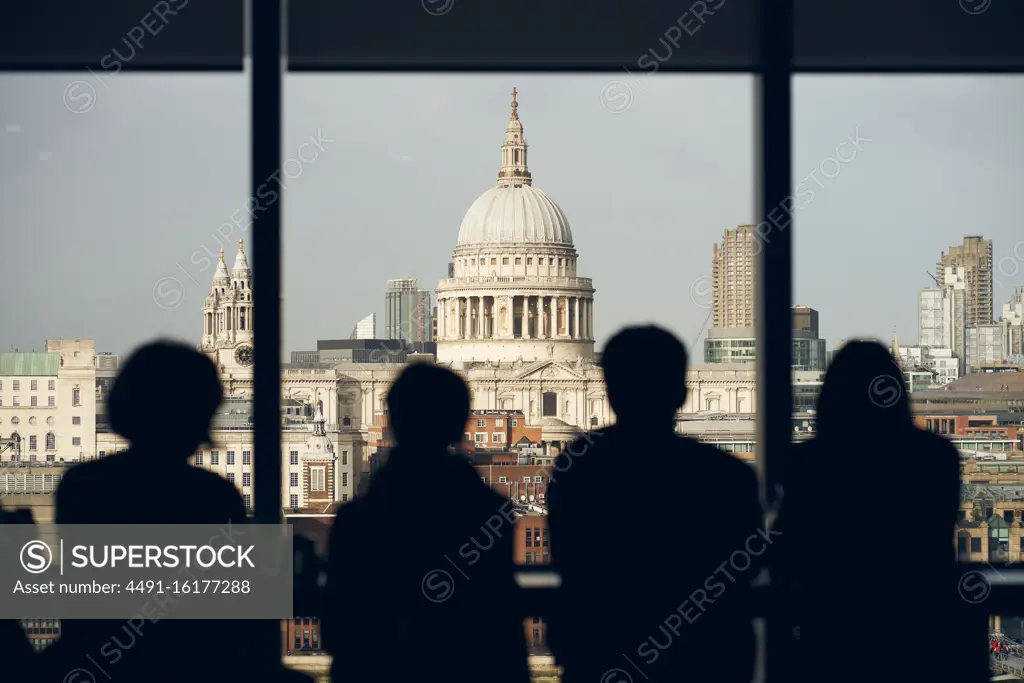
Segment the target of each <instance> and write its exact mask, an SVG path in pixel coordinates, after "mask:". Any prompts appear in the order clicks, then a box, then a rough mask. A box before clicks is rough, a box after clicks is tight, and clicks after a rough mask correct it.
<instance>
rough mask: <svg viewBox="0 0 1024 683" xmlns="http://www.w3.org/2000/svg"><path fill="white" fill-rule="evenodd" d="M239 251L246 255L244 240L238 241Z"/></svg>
mask: <svg viewBox="0 0 1024 683" xmlns="http://www.w3.org/2000/svg"><path fill="white" fill-rule="evenodd" d="M238 251H239V253H241V254H244V253H245V247H243V246H242V240H238Z"/></svg>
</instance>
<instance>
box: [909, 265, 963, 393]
mask: <svg viewBox="0 0 1024 683" xmlns="http://www.w3.org/2000/svg"><path fill="white" fill-rule="evenodd" d="M938 280H939V282H940V283H942V284H941V285H940V286H938V287H925V288H923V289H921V291H920V293H919V294H918V299H917V343H918V345H920V346H923V347H926V348H936V349H950V350H951V351H952V353H953V355H954V356H956V357H957V358H959V359H960V372H961V374H963V373H964V372H965V370H966V365H965V354H966V350H967V329H968V327H970V325H968V323H967V311H968V301H967V287H968V282H967V272H966V269H965V268H964V267H962V266H961V267H957V268H953V267H949V266H947V267H946V268H944V269H943V271H942V277H941V278H939V279H938Z"/></svg>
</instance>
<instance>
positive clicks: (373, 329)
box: [349, 313, 377, 339]
mask: <svg viewBox="0 0 1024 683" xmlns="http://www.w3.org/2000/svg"><path fill="white" fill-rule="evenodd" d="M376 338H377V314H376V313H371V314H370V315H368V316H366V317H365V318H363V319H362V320H360V321H359V322H358V323H356V326H355V327H354V328H353V329H352V336H351V337H349V339H376Z"/></svg>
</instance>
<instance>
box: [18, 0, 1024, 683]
mask: <svg viewBox="0 0 1024 683" xmlns="http://www.w3.org/2000/svg"><path fill="white" fill-rule="evenodd" d="M297 4H298V3H297ZM730 4H731V3H730ZM866 4H868V5H870V4H871V3H866ZM954 4H955V3H954ZM346 5H347V3H346ZM828 5H829V3H819V5H818V7H820V8H825V7H827V6H828ZM888 7H889V9H890V10H894V11H895V10H897V9H898V8H897V7H894V6H892V5H891V3H888ZM758 8H759V10H760V15H759V16H758V19H759V21H758V23H757V26H756V28H755V30H754V35H753V37H754V38H755V39H756V40H757V43H758V44H759V46H760V47H759V48H758V50H757V51H756V52H755V54H754V58H753V61H754V63H753V64H748V63H747V61H745V60H746V58H742V59H739V60H738V61H737V62H736V65H735V66H734V67H728V66H723V65H722V62H723V60H724V58H721V57H720V58H719V59H718V60H717V61H716V60H711V61H709V62H708V64H712V66H707V65H706V64H705V65H702V64H700V63H699V62H700V59H699V55H698V56H697V57H695V58H691V59H690V60H689V61H688V62H687V61H686V58H685V56H681V57H680V58H679V59H678V60H669V61H668V62H666V63H665V64H661V65H660V67H661V68H660V69H659V71H662V72H665V73H685V72H692V73H707V72H709V71H718V72H732V73H746V74H752V75H753V76H755V78H759V81H758V82H757V98H756V103H755V109H756V111H755V115H754V121H755V126H756V129H757V131H758V135H757V138H756V141H755V146H756V153H757V156H758V161H757V166H756V171H755V172H756V177H755V185H756V187H757V195H758V201H757V206H758V212H757V216H758V217H759V218H767V219H770V218H771V213H770V212H771V211H772V210H773V209H774V207H778V206H780V204H781V203H782V201H783V200H785V199H786V198H787V197H788V196H789V194H790V187H791V185H792V148H793V145H792V143H793V140H792V130H791V129H792V121H793V117H792V103H791V94H792V78H793V76H794V75H795V74H798V73H819V74H820V73H833V74H838V73H860V74H863V73H893V74H922V73H944V74H953V73H980V74H991V73H1010V74H1021V73H1024V62H1021V60H1020V59H1019V58H1017V57H1016V56H1014V55H1011V54H1005V55H1003V56H1002V57H999V58H992V59H989V61H984V59H975V60H973V61H972V60H971V59H970V58H969V57H967V56H963V55H962V54H960V53H958V54H957V55H951V54H949V50H951V49H952V48H949V47H948V46H947V45H943V46H939V47H942V48H944V49H946V50H947V52H944V53H943V52H941V51H940V53H939V54H938V55H936V54H934V50H933V53H932V54H931V55H930V56H929V57H921V58H919V59H914V58H905V57H904V56H903V55H895V54H894V55H890V56H888V57H876V56H871V55H867V54H861V55H860V56H859V58H857V59H850V60H848V62H844V61H843V60H842V59H841V58H840V57H835V56H829V55H823V56H818V57H815V56H813V55H812V56H810V57H808V56H807V54H810V53H811V52H813V51H814V49H815V48H816V47H819V46H816V45H811V46H809V47H808V46H807V45H804V46H803V48H804V49H803V54H802V56H801V66H797V65H795V64H794V47H793V46H794V21H795V19H796V15H795V13H794V0H762V1H761V3H759V4H758ZM765 8H768V10H767V11H765ZM677 9H678V8H677ZM803 10H804V11H803V13H802V14H801V15H800V19H802V21H803V22H804V24H803V25H802V26H803V28H806V23H807V19H808V16H807V14H808V13H807V11H806V7H804V8H803ZM634 11H636V12H638V13H639V12H640V11H641V10H640V8H639V7H638V8H636V9H635V10H634ZM816 11H822V12H824V11H826V10H825V9H820V10H816ZM837 12H838V11H837ZM864 13H865V14H870V10H866V11H865V12H864ZM246 14H247V18H248V21H247V26H246V28H247V31H248V35H247V36H246V39H247V42H248V48H249V53H250V54H251V58H252V59H251V70H250V76H251V84H252V89H251V107H250V118H251V126H250V136H251V138H250V144H251V164H250V178H251V189H250V196H258V192H259V188H260V186H261V185H262V184H263V183H265V182H266V179H267V178H269V177H272V175H273V174H275V173H277V172H278V169H280V168H281V165H282V162H283V158H282V151H283V150H282V125H281V124H282V109H283V102H282V99H281V98H282V90H283V75H284V72H283V69H284V68H285V67H284V64H285V60H283V59H282V58H281V55H282V54H283V51H282V48H283V46H284V36H285V35H286V34H287V27H286V22H285V16H286V2H285V0H260V2H251V3H248V6H247V12H246ZM456 14H458V12H455V13H453V17H454V15H456ZM669 14H671V16H676V15H677V14H678V12H675V13H671V12H670V13H669ZM666 16H668V15H666ZM450 18H451V17H450ZM975 19H977V18H976V17H975ZM321 23H323V24H329V25H331V26H333V25H334V24H333V22H321ZM668 23H669V22H668V20H666V24H668ZM888 23H891V24H894V25H895V23H896V22H895V21H893V22H888ZM350 24H351V22H350ZM989 26H990V28H989V29H988V30H989V31H996V30H997V29H995V28H991V24H989ZM873 29H874V30H877V31H879V32H881V33H882V34H887V35H886V37H888V38H889V39H890V41H891V38H892V34H893V31H898V30H899V29H898V27H897V28H892V27H887V26H886V25H884V24H883V25H876V26H874V27H873ZM332 30H333V29H332ZM347 30H349V31H352V30H353V29H351V28H349V29H347ZM389 30H390V29H389ZM705 30H707V29H705ZM981 32H982V33H984V32H985V29H981ZM704 37H705V34H703V33H702V35H701V36H700V38H701V39H703V38H704ZM334 38H335V39H337V36H334ZM656 38H657V35H656V34H652V36H651V39H652V40H654V39H656ZM802 38H804V39H807V38H813V39H815V40H818V39H820V36H802ZM906 38H907V42H908V43H913V41H914V39H915V36H914V35H908V36H906ZM844 39H845V38H844ZM311 42H315V41H311ZM588 42H589V43H590V44H591V45H599V44H601V41H595V40H592V39H591V40H589V41H588ZM690 42H691V44H694V43H695V42H700V41H699V40H698V41H690ZM805 42H806V41H805ZM811 42H814V41H811ZM526 44H529V41H526ZM356 45H357V46H359V45H360V43H358V41H357V42H356ZM855 47H856V45H854V46H853V47H851V43H849V42H846V43H844V45H843V46H842V47H840V48H837V50H839V51H842V49H846V50H847V52H850V51H851V50H853V49H854V48H855ZM932 47H933V48H934V47H935V46H932ZM364 49H365V48H364ZM910 49H911V50H912V49H913V48H912V47H911V48H910ZM866 51H867V48H864V52H866ZM921 51H922V52H924V50H921ZM147 52H149V51H147ZM681 52H682V51H680V53H681ZM528 53H529V50H525V51H522V57H521V61H519V62H518V63H512V62H499V61H493V60H492V61H490V62H487V63H485V64H482V65H481V66H479V67H474V68H477V69H479V70H489V71H499V70H505V71H512V70H517V71H522V72H526V71H531V72H535V71H563V72H578V71H582V70H591V71H595V70H598V69H597V68H593V67H591V68H588V67H587V61H586V59H587V58H586V57H584V58H580V59H575V60H574V61H569V60H566V59H564V58H562V59H560V60H559V58H558V57H556V56H554V54H553V53H549V54H548V55H547V56H546V58H545V55H539V56H538V55H534V56H533V57H532V61H528V60H531V55H530V54H528ZM96 54H102V51H100V52H97V53H96ZM408 54H410V53H409V52H406V53H403V55H399V56H398V57H394V56H393V55H392V54H391V53H388V59H389V60H390V61H389V62H388V64H389V65H390V67H389V68H390V69H391V70H394V71H406V72H408V71H415V70H421V69H423V68H424V66H426V68H429V69H437V70H443V67H438V66H437V64H438V61H437V58H434V61H433V62H431V63H430V64H429V65H427V62H426V61H424V64H417V63H416V62H415V60H414V59H410V58H409V57H408V56H406V55H408ZM586 54H587V55H588V56H589V58H590V60H592V61H593V62H594V63H595V64H598V63H599V64H600V65H601V66H600V70H602V71H604V72H605V73H609V74H610V73H611V69H610V68H609V67H608V63H609V60H607V59H605V60H602V59H600V57H599V56H595V52H594V49H591V50H590V51H588V52H587V53H586ZM855 56H856V55H855ZM366 57H367V59H365V60H364V62H365V63H366V66H365V67H362V68H364V69H367V70H375V71H376V70H380V69H381V67H380V62H381V57H380V55H378V54H375V55H366ZM93 59H95V58H93ZM146 59H147V57H145V56H142V57H140V59H139V60H138V63H137V64H126V65H125V70H126V71H143V70H154V71H161V72H171V73H175V72H185V71H216V70H221V71H234V70H235V69H232V68H230V67H228V66H224V67H211V66H209V65H207V66H194V65H193V66H187V65H186V63H187V62H188V60H187V59H184V58H182V59H179V60H177V61H176V62H174V64H169V63H165V64H164V65H162V66H158V65H155V64H154V63H148V64H147V61H146ZM423 59H424V60H426V59H428V57H427V56H426V55H424V57H423ZM986 59H987V58H986ZM1000 59H1001V60H1002V61H999V60H1000ZM166 61H167V60H165V62H166ZM170 61H172V62H173V61H174V60H170ZM200 61H201V60H200ZM206 61H207V62H213V61H217V60H215V59H209V58H208V59H207V60H206ZM221 61H222V63H223V64H225V65H226V64H228V62H230V60H221ZM306 61H307V63H308V61H309V60H308V57H307V59H306ZM328 61H329V60H328ZM357 61H358V60H355V59H352V58H351V57H350V58H349V59H348V61H347V62H346V63H347V64H348V65H349V66H348V67H347V68H345V69H340V68H337V67H334V68H322V69H320V70H321V71H333V72H335V73H351V72H355V71H358V70H359V69H360V67H358V66H355V64H356V63H357ZM452 63H453V64H457V65H456V66H454V67H448V68H447V70H449V71H457V72H460V73H464V72H466V71H468V70H469V67H467V66H465V63H464V62H454V61H453V62H452ZM847 63H848V64H852V66H844V64H847ZM979 64H980V66H979ZM1000 64H1003V65H1004V66H1000ZM5 66H7V67H8V69H9V70H13V71H33V72H47V71H49V72H60V71H65V72H66V71H72V70H75V69H81V68H82V66H83V63H82V62H73V61H69V60H68V58H67V57H66V55H64V56H60V55H56V54H55V53H54V54H47V53H46V52H45V51H44V52H41V53H38V54H36V55H34V56H33V57H32V58H30V59H22V60H20V61H16V62H13V63H11V62H8V63H7V64H6V65H5ZM91 66H95V67H96V68H98V69H102V68H103V67H102V66H101V65H95V64H91ZM626 70H627V72H628V71H629V69H626ZM282 203H283V201H277V202H273V203H271V204H269V205H267V206H266V207H264V208H265V210H264V211H263V212H262V213H260V214H259V216H257V218H256V220H258V221H259V223H258V229H253V230H252V232H251V235H252V241H253V277H254V281H258V283H259V287H260V289H261V291H263V292H264V296H265V299H263V301H262V303H261V305H260V316H261V327H260V330H258V331H255V333H254V336H255V337H256V343H257V344H259V346H260V348H261V349H262V353H261V357H262V358H265V359H274V360H272V361H271V362H267V363H260V364H257V365H255V366H254V391H253V393H254V411H255V415H254V424H255V425H256V427H255V435H254V436H255V439H254V446H253V450H254V451H255V452H254V454H253V455H254V462H253V470H254V472H255V471H257V470H258V471H259V474H260V476H259V477H256V478H255V481H254V482H253V483H254V484H255V489H254V495H255V496H256V503H257V505H256V508H255V517H256V520H257V521H258V522H260V523H266V524H276V523H279V522H280V521H281V508H280V491H281V483H282V481H281V480H282V471H281V470H282V468H281V467H280V453H281V445H282V440H281V436H282V434H281V424H280V412H279V411H280V406H279V400H280V399H279V397H280V359H281V323H282V316H281V308H280V301H281V296H280V294H281V286H282V280H281V262H280V255H281V254H282V253H283V249H282V244H281V218H282ZM254 227H256V226H254ZM792 232H793V227H792V226H787V228H786V229H781V230H774V231H773V232H772V239H771V240H770V241H765V244H764V248H763V249H762V250H761V252H760V254H758V264H757V268H756V274H757V278H758V285H759V287H758V290H757V291H758V297H757V304H756V305H757V311H758V325H757V333H756V354H757V356H756V358H757V360H756V364H755V368H756V376H757V386H758V388H759V389H758V392H757V443H758V448H757V464H758V468H759V470H760V474H761V482H762V486H763V494H764V497H765V501H766V503H768V505H769V506H772V505H773V504H774V503H775V502H776V496H777V494H776V490H777V488H776V485H777V484H778V483H780V482H781V472H782V471H783V470H784V469H785V461H784V459H785V454H786V452H787V451H788V449H789V442H790V438H791V423H790V419H791V415H790V411H789V407H790V405H791V400H792V389H791V378H790V370H789V363H790V353H791V345H790V344H791V342H790V329H789V328H790V325H789V320H790V315H789V313H790V306H791V303H792ZM551 260H552V261H553V259H551ZM73 405H74V406H76V407H77V406H80V402H77V403H75V402H73ZM542 412H543V411H542ZM248 498H249V497H248V496H246V499H248ZM967 568H968V569H969V568H970V567H967ZM978 568H979V569H983V568H984V566H983V565H978ZM994 588H997V587H994ZM1009 595H1010V593H1009V592H1008V591H1007V590H998V589H994V590H993V593H992V595H991V596H990V597H989V599H988V600H987V601H986V603H985V609H986V610H988V609H992V610H995V609H998V608H999V607H1000V605H999V603H1000V596H1006V597H1008V596H1009ZM771 664H772V662H771V658H770V659H769V661H768V662H767V666H768V669H769V670H772V669H773V667H772V665H771Z"/></svg>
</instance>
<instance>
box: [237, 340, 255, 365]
mask: <svg viewBox="0 0 1024 683" xmlns="http://www.w3.org/2000/svg"><path fill="white" fill-rule="evenodd" d="M235 361H237V362H238V364H239V365H245V366H249V365H252V347H251V346H249V345H248V344H242V345H241V346H239V347H238V348H237V349H235Z"/></svg>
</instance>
